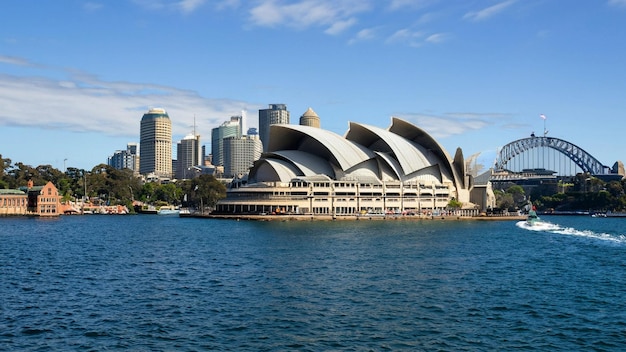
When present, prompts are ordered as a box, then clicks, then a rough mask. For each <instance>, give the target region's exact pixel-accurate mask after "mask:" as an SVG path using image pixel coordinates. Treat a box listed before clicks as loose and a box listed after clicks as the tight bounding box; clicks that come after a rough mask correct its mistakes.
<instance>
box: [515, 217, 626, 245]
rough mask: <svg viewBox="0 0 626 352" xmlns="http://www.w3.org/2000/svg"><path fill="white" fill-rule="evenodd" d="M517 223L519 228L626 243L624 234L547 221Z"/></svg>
mask: <svg viewBox="0 0 626 352" xmlns="http://www.w3.org/2000/svg"><path fill="white" fill-rule="evenodd" d="M515 225H516V226H517V227H519V228H522V229H525V230H529V231H543V232H550V233H556V234H561V235H568V236H579V237H586V238H592V239H597V240H602V241H609V242H613V243H620V244H626V236H624V235H612V234H609V233H598V232H594V231H590V230H577V229H575V228H572V227H563V226H561V225H557V224H553V223H550V222H545V221H541V222H538V223H535V224H534V225H532V226H531V225H529V224H528V223H527V222H526V221H519V222H517V223H516V224H515Z"/></svg>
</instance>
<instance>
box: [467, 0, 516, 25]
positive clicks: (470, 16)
mask: <svg viewBox="0 0 626 352" xmlns="http://www.w3.org/2000/svg"><path fill="white" fill-rule="evenodd" d="M516 1H517V0H506V1H502V2H500V3H497V4H495V5H493V6H490V7H487V8H484V9H482V10H480V11H472V12H468V13H466V14H465V15H464V16H463V18H464V19H466V20H470V21H474V22H479V21H483V20H486V19H489V18H491V17H493V16H495V15H497V14H498V13H500V12H502V11H504V10H505V9H506V8H507V7H509V6H511V5H513V4H514V3H515V2H516Z"/></svg>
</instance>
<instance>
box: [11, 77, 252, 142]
mask: <svg viewBox="0 0 626 352" xmlns="http://www.w3.org/2000/svg"><path fill="white" fill-rule="evenodd" d="M56 74H58V72H56ZM0 106H2V110H1V111H0V126H24V127H36V128H41V129H63V130H67V131H74V132H97V133H103V134H106V135H109V136H129V137H137V135H138V131H139V130H138V129H139V122H140V120H141V116H143V114H144V113H145V112H146V111H147V110H148V109H149V108H151V107H162V108H165V109H166V110H167V111H168V114H169V116H170V118H171V119H172V130H173V131H172V132H173V134H174V135H185V134H187V133H189V131H190V130H191V127H190V126H191V125H192V124H193V118H194V116H196V119H197V125H198V126H199V132H200V133H201V134H202V135H203V136H210V132H211V129H212V128H214V127H217V126H218V125H219V124H221V123H222V122H223V121H226V120H227V119H228V118H229V117H230V116H232V115H238V114H239V113H240V112H241V110H243V109H258V108H261V106H259V105H256V104H251V103H246V102H243V101H236V100H228V99H208V98H204V97H201V96H199V95H198V94H197V93H196V92H193V91H188V90H181V89H176V88H172V87H166V86H159V85H153V84H141V83H132V82H106V81H102V80H98V79H97V78H94V77H93V76H90V75H88V74H83V75H81V76H75V75H72V76H71V77H68V78H66V79H52V78H45V77H35V76H26V77H18V76H12V75H6V74H0Z"/></svg>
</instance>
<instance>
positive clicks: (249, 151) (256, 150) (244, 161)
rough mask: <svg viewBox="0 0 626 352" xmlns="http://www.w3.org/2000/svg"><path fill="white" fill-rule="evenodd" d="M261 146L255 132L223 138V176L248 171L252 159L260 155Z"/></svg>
mask: <svg viewBox="0 0 626 352" xmlns="http://www.w3.org/2000/svg"><path fill="white" fill-rule="evenodd" d="M262 152H263V148H262V146H261V140H259V136H258V135H257V134H253V135H248V136H242V137H229V138H225V139H224V150H223V155H224V156H223V158H224V177H236V176H239V175H244V174H247V173H248V170H250V168H251V167H252V165H254V161H255V160H258V159H259V158H260V157H261V153H262Z"/></svg>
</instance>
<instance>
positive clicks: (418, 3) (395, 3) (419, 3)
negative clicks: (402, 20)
mask: <svg viewBox="0 0 626 352" xmlns="http://www.w3.org/2000/svg"><path fill="white" fill-rule="evenodd" d="M433 2H435V0H391V3H390V4H389V9H390V10H391V11H397V10H401V9H405V8H411V9H419V8H423V7H426V6H428V5H430V4H431V3H433Z"/></svg>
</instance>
